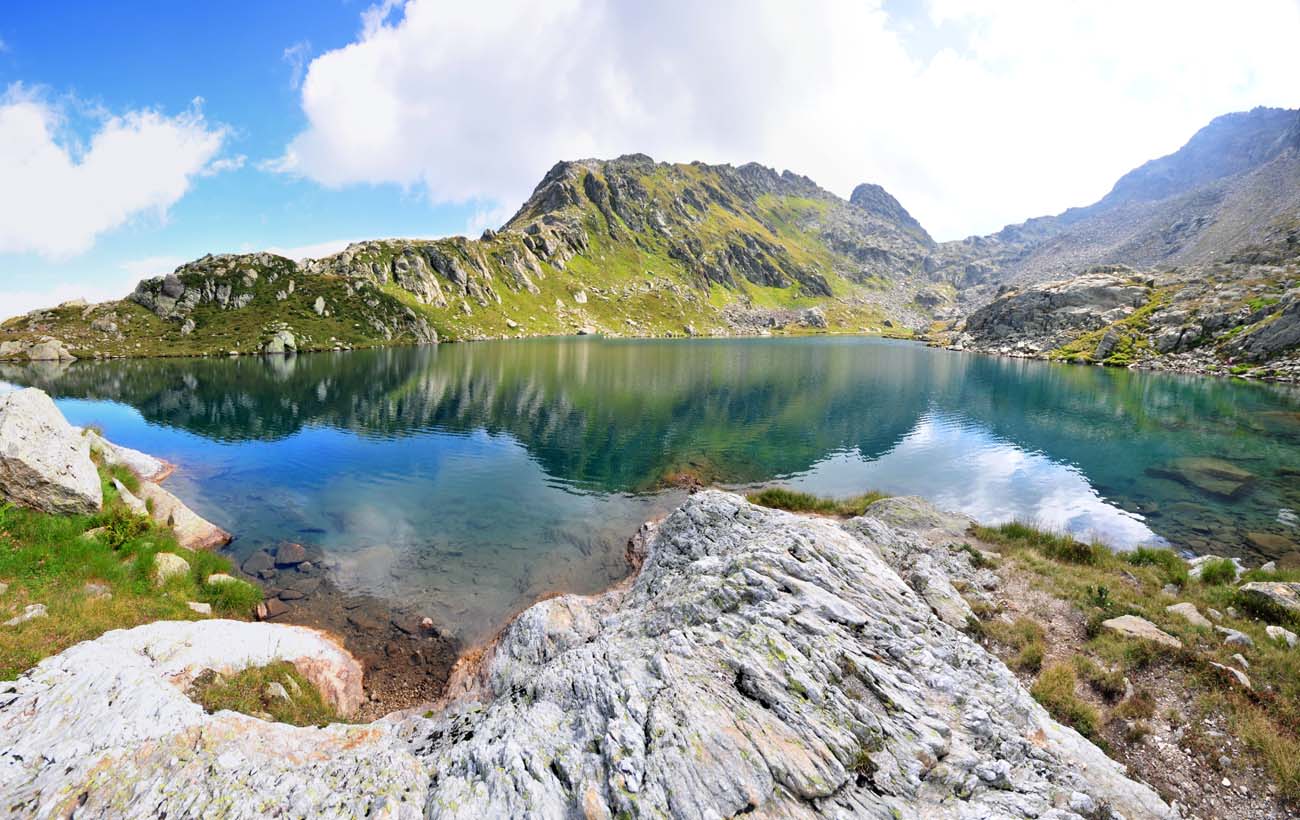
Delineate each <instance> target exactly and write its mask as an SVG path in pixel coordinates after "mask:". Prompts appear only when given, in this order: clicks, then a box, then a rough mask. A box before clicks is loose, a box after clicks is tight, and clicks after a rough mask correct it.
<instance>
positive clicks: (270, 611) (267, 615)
mask: <svg viewBox="0 0 1300 820" xmlns="http://www.w3.org/2000/svg"><path fill="white" fill-rule="evenodd" d="M288 611H289V605H288V604H286V603H283V602H281V601H279V600H278V599H276V598H268V599H267V600H265V601H263V602H262V603H260V604H258V605H257V617H258V620H262V621H270V620H273V619H275V618H278V617H280V616H281V615H284V614H285V613H286V612H288Z"/></svg>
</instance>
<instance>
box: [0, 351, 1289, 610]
mask: <svg viewBox="0 0 1300 820" xmlns="http://www.w3.org/2000/svg"><path fill="white" fill-rule="evenodd" d="M0 379H4V380H5V381H7V382H9V383H11V384H14V385H24V386H25V385H36V386H39V387H42V388H44V389H45V390H47V391H48V392H50V393H51V395H53V396H55V397H56V398H57V399H58V401H59V404H60V406H61V408H62V409H63V411H64V413H65V414H66V415H67V416H68V418H69V419H70V420H71V421H72V422H73V423H75V424H91V423H93V424H98V425H100V426H101V427H102V428H103V429H104V431H105V433H106V435H107V436H108V437H109V438H111V439H113V440H115V441H117V442H119V443H122V444H125V445H128V446H131V447H136V448H139V449H141V450H144V451H147V452H150V453H154V454H156V455H159V456H162V457H164V458H167V459H169V460H172V461H175V462H176V463H178V464H180V465H181V469H180V470H179V471H178V473H177V475H176V476H175V477H174V478H172V479H171V480H170V481H169V485H170V486H171V487H172V489H173V491H174V492H177V493H178V494H179V495H181V496H182V497H183V498H185V499H186V500H187V501H188V502H190V503H191V504H192V505H193V506H194V507H195V508H196V509H198V510H199V511H200V512H201V513H203V514H204V515H206V516H207V517H209V518H211V519H212V520H213V521H215V522H216V523H218V524H220V525H221V526H223V527H225V528H226V529H229V530H231V531H232V532H234V533H236V534H237V538H236V540H235V542H234V543H232V544H231V546H230V548H229V549H230V551H231V552H232V553H233V554H234V555H235V557H242V556H245V555H247V554H249V553H250V552H252V551H253V550H255V549H257V548H259V547H261V546H263V545H266V544H272V543H275V542H277V541H279V540H282V539H286V538H287V539H292V540H297V541H302V542H305V543H308V542H309V543H312V544H316V545H319V546H320V547H321V548H322V549H324V550H325V551H326V553H327V555H328V556H329V557H330V558H331V559H332V561H333V564H332V570H331V571H332V573H333V575H334V578H335V580H336V581H337V582H338V583H339V584H340V585H342V586H343V587H344V588H346V589H349V590H354V591H359V592H369V593H374V594H378V595H381V596H384V597H388V598H391V599H394V600H400V601H402V602H404V603H405V604H408V605H409V604H411V603H413V602H414V603H415V604H417V605H418V606H419V607H420V608H421V609H422V610H423V611H426V612H427V613H428V614H430V615H432V616H434V617H435V618H438V619H439V620H441V621H442V622H443V623H445V624H448V625H451V626H452V627H454V628H456V629H458V630H460V631H461V632H462V634H465V635H467V636H477V635H480V634H482V633H483V632H484V631H486V630H489V629H492V628H493V627H495V626H496V625H497V624H499V623H500V622H501V620H502V619H504V618H505V617H507V616H508V615H509V614H511V613H512V612H514V611H515V610H517V609H518V608H520V607H522V606H524V605H526V604H528V603H529V602H531V601H532V600H534V599H536V598H537V597H538V596H540V595H544V594H547V593H550V592H555V591H576V592H591V591H595V590H598V589H601V588H603V587H605V586H607V585H608V584H609V583H610V582H611V581H613V580H616V579H617V578H619V577H621V576H622V575H623V574H624V573H625V571H626V565H625V563H624V559H623V548H624V545H625V543H626V540H627V537H628V536H629V535H631V534H632V533H633V532H634V531H635V530H636V527H637V526H638V525H639V524H640V523H641V522H642V521H644V520H646V519H649V518H652V517H654V516H656V515H659V514H661V513H662V512H664V511H666V510H667V509H670V508H671V507H672V506H673V505H675V504H676V503H677V502H678V501H680V499H681V498H682V497H683V491H682V490H679V489H674V488H672V487H671V486H669V485H667V484H666V482H665V478H666V477H667V476H670V475H674V474H679V473H681V472H683V471H689V472H694V473H696V474H699V475H701V476H703V477H704V478H705V479H706V480H708V481H713V482H718V483H723V484H726V485H732V486H748V485H753V484H761V483H778V482H779V483H781V484H785V485H789V486H794V487H798V488H801V489H806V490H809V491H811V492H816V493H819V494H830V495H850V494H857V493H860V492H863V491H865V490H868V489H878V490H882V491H885V492H888V493H894V494H903V493H915V494H920V495H923V496H925V497H927V498H929V499H931V500H933V501H935V502H937V503H938V504H940V505H942V506H945V507H948V508H951V509H954V510H960V511H963V512H966V513H969V514H970V515H972V516H975V517H976V518H979V519H981V520H984V521H987V522H997V521H1002V520H1007V519H1010V518H1021V519H1030V520H1035V521H1038V522H1039V523H1042V524H1045V525H1048V526H1051V527H1056V528H1060V529H1067V530H1070V531H1071V532H1074V533H1076V534H1078V535H1080V536H1084V537H1097V538H1101V539H1103V540H1106V541H1107V542H1109V543H1111V544H1113V545H1115V546H1116V547H1119V548H1124V547H1130V546H1133V545H1135V544H1139V543H1161V542H1163V541H1165V540H1166V539H1167V540H1169V541H1172V542H1174V543H1176V544H1177V545H1179V546H1181V547H1185V548H1190V549H1193V550H1197V551H1207V550H1209V549H1214V550H1216V551H1219V552H1224V553H1231V554H1237V555H1244V556H1250V557H1252V559H1253V560H1259V559H1260V558H1262V557H1264V556H1265V555H1267V556H1268V557H1273V556H1272V555H1270V554H1269V553H1276V552H1279V551H1286V550H1288V549H1290V548H1292V547H1291V546H1290V545H1293V544H1294V543H1295V542H1296V541H1298V540H1300V531H1298V530H1297V529H1296V528H1295V526H1294V522H1295V518H1294V517H1293V516H1291V515H1289V513H1290V512H1291V511H1295V510H1298V509H1300V473H1298V472H1297V468H1300V396H1298V395H1297V393H1296V392H1295V391H1294V390H1291V389H1287V388H1282V387H1278V386H1270V385H1261V384H1248V383H1242V382H1234V381H1229V380H1222V379H1218V380H1210V379H1202V378H1194V377H1180V376H1170V375H1164V374H1151V373H1136V372H1129V371H1123V370H1113V369H1103V368H1097V367H1077V366H1063V365H1048V364H1044V363H1040V362H1029V361H1023V360H1009V359H995V358H989V357H982V356H976V355H971V354H959V353H950V352H946V351H940V350H934V349H929V348H926V347H922V346H919V345H913V344H907V343H901V342H889V341H883V340H876V339H859V338H809V339H748V340H691V341H631V340H599V339H545V340H530V341H517V342H483V343H473V344H460V345H443V346H440V347H436V348H412V349H398V350H386V351H366V352H353V353H336V354H313V355H303V356H298V357H296V358H288V359H284V358H274V359H259V358H239V359H229V360H227V359H172V360H141V361H116V362H76V363H74V364H72V365H70V366H69V365H65V366H45V367H40V368H37V367H16V366H0ZM1188 458H1213V459H1217V460H1219V461H1215V462H1210V463H1211V464H1213V465H1218V464H1221V463H1222V462H1227V463H1228V464H1229V465H1230V466H1231V467H1233V468H1235V469H1240V470H1244V471H1246V473H1247V474H1249V478H1248V479H1244V480H1242V482H1241V484H1240V486H1239V487H1237V489H1238V492H1237V495H1236V497H1234V498H1225V497H1221V496H1220V495H1215V494H1213V493H1210V492H1207V491H1206V490H1205V489H1204V488H1202V487H1197V486H1196V484H1195V483H1189V482H1188V481H1187V479H1186V477H1183V479H1182V480H1179V474H1178V472H1177V470H1171V469H1170V465H1178V464H1180V463H1183V464H1186V463H1187V462H1180V461H1179V460H1180V459H1188ZM1252 534H1253V535H1252ZM1261 535H1264V536H1268V538H1263V539H1261V537H1260V536H1261ZM1260 543H1264V544H1267V546H1265V547H1261V546H1259V545H1258V544H1260Z"/></svg>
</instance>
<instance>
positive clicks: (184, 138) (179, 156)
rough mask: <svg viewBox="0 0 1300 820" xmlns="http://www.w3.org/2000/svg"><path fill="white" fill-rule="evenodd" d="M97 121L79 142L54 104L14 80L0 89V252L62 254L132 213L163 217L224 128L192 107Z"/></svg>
mask: <svg viewBox="0 0 1300 820" xmlns="http://www.w3.org/2000/svg"><path fill="white" fill-rule="evenodd" d="M97 124H98V130H97V131H96V132H95V133H94V135H93V136H92V137H91V138H90V141H89V143H88V145H86V146H80V145H78V144H77V142H76V140H75V139H72V138H68V137H67V133H66V132H67V128H66V125H67V123H66V121H65V119H64V117H63V112H62V111H61V110H60V108H59V107H58V106H57V105H55V104H53V103H50V102H48V101H46V100H44V99H42V98H41V97H40V96H39V95H37V94H35V93H32V92H31V91H29V90H27V89H25V88H23V87H22V86H20V85H11V86H10V87H9V88H8V90H7V91H6V92H5V94H4V95H3V96H0V191H3V192H4V193H3V196H0V253H38V254H41V255H43V256H46V257H53V258H66V257H70V256H73V255H76V254H78V253H81V252H83V251H85V250H87V249H89V248H90V247H91V246H92V245H93V244H94V241H95V238H96V237H97V236H99V235H100V234H102V233H104V232H106V231H110V230H112V229H114V228H117V227H119V226H121V225H123V224H125V223H126V222H127V221H128V220H130V219H132V218H133V217H135V216H137V215H141V214H146V215H152V216H154V217H156V218H159V219H163V218H165V217H166V214H167V211H168V209H169V208H170V207H171V206H172V205H174V204H175V203H176V202H177V201H178V200H179V199H180V198H181V197H182V196H183V195H184V194H185V193H186V191H188V190H189V187H190V184H191V181H192V180H193V179H194V177H195V176H197V175H199V174H200V173H202V172H203V171H204V170H205V169H206V168H208V167H209V163H211V162H212V161H213V159H214V157H215V156H216V154H217V152H218V151H219V150H220V148H221V145H222V142H223V140H224V138H225V131H224V129H222V128H220V127H213V126H210V125H209V124H208V123H207V122H206V121H205V120H204V119H203V115H202V113H201V112H200V111H199V110H198V108H197V107H195V108H193V109H191V110H190V111H187V112H185V113H183V114H180V115H178V116H175V117H167V116H165V115H163V114H161V113H159V112H157V111H151V110H141V111H131V112H128V113H126V114H123V115H120V116H112V115H102V116H101V117H100V120H99V122H98V123H97Z"/></svg>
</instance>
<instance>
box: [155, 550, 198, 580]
mask: <svg viewBox="0 0 1300 820" xmlns="http://www.w3.org/2000/svg"><path fill="white" fill-rule="evenodd" d="M189 571H190V562H189V561H186V560H185V559H184V558H182V557H180V556H179V555H177V554H176V553H174V552H160V553H158V554H157V555H155V556H154V557H153V582H154V583H155V584H158V585H159V586H161V585H163V584H165V583H166V582H167V579H168V578H175V577H176V576H178V575H184V574H186V573H187V572H189Z"/></svg>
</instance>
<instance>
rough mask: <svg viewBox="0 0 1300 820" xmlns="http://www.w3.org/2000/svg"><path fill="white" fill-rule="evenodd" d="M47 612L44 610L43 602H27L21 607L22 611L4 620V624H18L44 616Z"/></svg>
mask: <svg viewBox="0 0 1300 820" xmlns="http://www.w3.org/2000/svg"><path fill="white" fill-rule="evenodd" d="M47 614H48V613H47V612H46V611H45V604H28V605H27V606H25V607H23V611H22V612H21V613H19V614H17V615H15V616H14V617H12V618H10V619H9V620H7V621H5V624H4V625H5V626H18V625H19V624H25V623H27V622H28V621H31V620H35V619H36V618H44V617H45V616H46V615H47Z"/></svg>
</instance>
